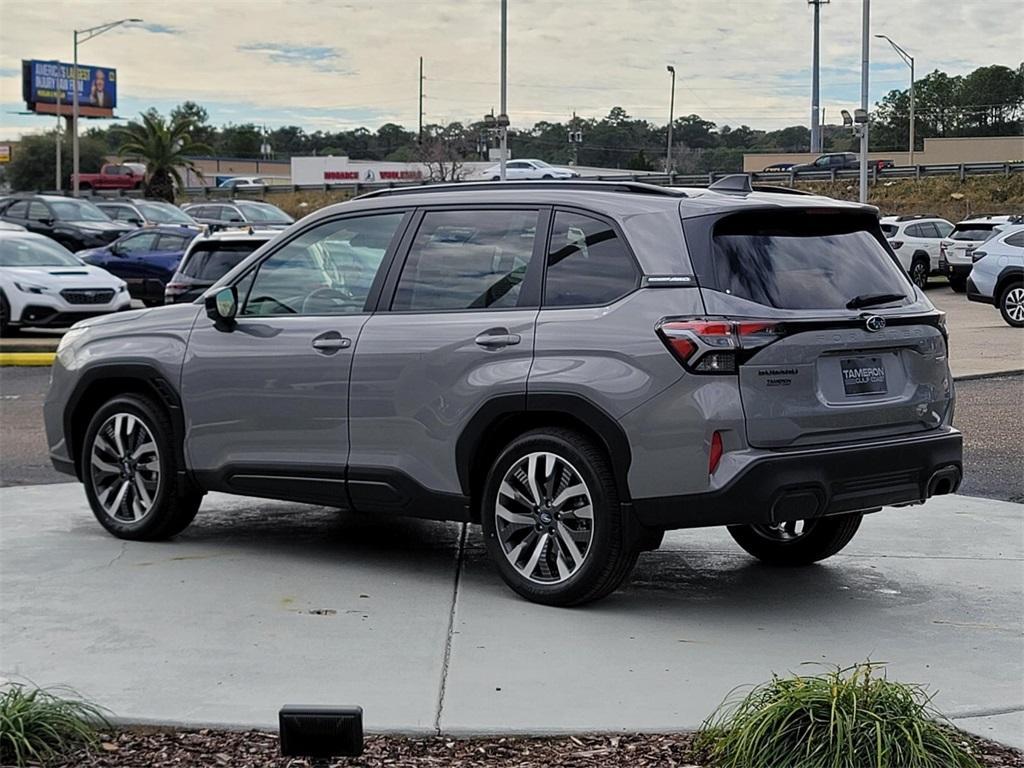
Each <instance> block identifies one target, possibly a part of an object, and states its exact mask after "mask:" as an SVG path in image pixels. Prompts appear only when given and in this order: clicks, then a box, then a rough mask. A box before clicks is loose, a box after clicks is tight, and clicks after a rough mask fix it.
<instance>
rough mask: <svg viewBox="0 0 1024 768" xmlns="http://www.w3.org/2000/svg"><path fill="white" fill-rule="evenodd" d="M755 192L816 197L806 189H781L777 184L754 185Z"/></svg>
mask: <svg viewBox="0 0 1024 768" xmlns="http://www.w3.org/2000/svg"><path fill="white" fill-rule="evenodd" d="M752 186H753V188H754V191H755V192H771V193H773V194H779V195H810V196H811V197H816V195H815V194H814V193H813V192H808V191H807V190H806V189H796V188H795V187H780V186H777V185H775V184H754V185H752Z"/></svg>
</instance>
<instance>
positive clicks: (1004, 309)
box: [999, 281, 1024, 328]
mask: <svg viewBox="0 0 1024 768" xmlns="http://www.w3.org/2000/svg"><path fill="white" fill-rule="evenodd" d="M999 314H1001V315H1002V316H1003V320H1005V321H1006V324H1007V325H1010V326H1012V327H1014V328H1024V282H1020V281H1018V282H1015V283H1010V284H1009V285H1007V286H1006V287H1005V288H1003V290H1002V292H1001V293H1000V294H999Z"/></svg>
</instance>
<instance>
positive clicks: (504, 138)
mask: <svg viewBox="0 0 1024 768" xmlns="http://www.w3.org/2000/svg"><path fill="white" fill-rule="evenodd" d="M499 118H504V123H505V124H504V125H503V126H500V128H501V134H500V139H501V151H500V163H499V164H500V168H501V180H502V181H505V165H506V163H508V0H501V115H500V116H499Z"/></svg>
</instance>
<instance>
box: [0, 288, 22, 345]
mask: <svg viewBox="0 0 1024 768" xmlns="http://www.w3.org/2000/svg"><path fill="white" fill-rule="evenodd" d="M17 332H18V329H17V328H15V327H14V326H12V325H11V305H10V304H9V303H8V301H7V297H6V296H4V294H3V292H2V291H0V336H13V335H14V334H15V333H17Z"/></svg>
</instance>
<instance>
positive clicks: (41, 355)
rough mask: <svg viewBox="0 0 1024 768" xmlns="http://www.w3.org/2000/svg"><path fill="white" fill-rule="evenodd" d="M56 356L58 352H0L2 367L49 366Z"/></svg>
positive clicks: (0, 364)
mask: <svg viewBox="0 0 1024 768" xmlns="http://www.w3.org/2000/svg"><path fill="white" fill-rule="evenodd" d="M56 357H57V353H56V352H0V367H7V366H18V367H29V366H35V367H49V366H51V365H53V361H54V359H55V358H56Z"/></svg>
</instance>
